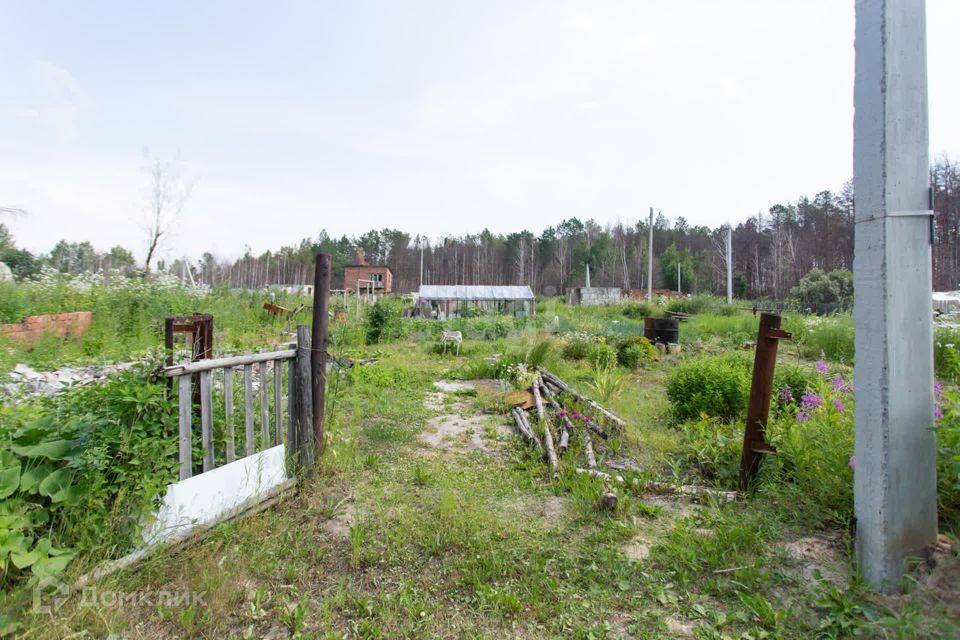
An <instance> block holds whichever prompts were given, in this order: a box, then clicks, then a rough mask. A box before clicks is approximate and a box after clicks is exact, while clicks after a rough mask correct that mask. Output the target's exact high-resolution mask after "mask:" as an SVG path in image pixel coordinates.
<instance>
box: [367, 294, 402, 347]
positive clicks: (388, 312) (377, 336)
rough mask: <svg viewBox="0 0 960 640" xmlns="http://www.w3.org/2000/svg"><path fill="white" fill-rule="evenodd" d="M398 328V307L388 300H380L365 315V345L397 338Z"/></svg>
mask: <svg viewBox="0 0 960 640" xmlns="http://www.w3.org/2000/svg"><path fill="white" fill-rule="evenodd" d="M400 326H401V325H400V305H399V304H398V303H397V301H395V300H392V299H390V298H380V299H379V300H377V302H376V303H375V304H374V305H373V307H372V308H371V309H370V313H369V314H368V315H367V323H366V340H367V344H377V343H378V342H382V341H385V340H390V339H395V338H397V337H399V335H400Z"/></svg>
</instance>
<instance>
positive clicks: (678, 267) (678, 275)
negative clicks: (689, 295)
mask: <svg viewBox="0 0 960 640" xmlns="http://www.w3.org/2000/svg"><path fill="white" fill-rule="evenodd" d="M680 292H681V289H680V262H679V261H678V262H677V293H680Z"/></svg>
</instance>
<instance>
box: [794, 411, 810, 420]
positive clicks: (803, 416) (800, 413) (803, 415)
mask: <svg viewBox="0 0 960 640" xmlns="http://www.w3.org/2000/svg"><path fill="white" fill-rule="evenodd" d="M809 419H810V416H808V415H807V414H806V413H804V412H803V411H798V412H797V422H806V421H807V420H809Z"/></svg>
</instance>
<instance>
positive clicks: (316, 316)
mask: <svg viewBox="0 0 960 640" xmlns="http://www.w3.org/2000/svg"><path fill="white" fill-rule="evenodd" d="M329 305H330V256H329V255H328V254H326V253H318V254H317V262H316V270H315V272H314V282H313V347H312V349H311V353H310V369H311V378H312V381H311V386H312V388H313V438H314V451H315V458H314V463H315V464H317V463H319V461H320V457H321V455H322V454H323V427H324V425H323V419H324V413H325V411H324V408H325V401H326V390H327V329H328V327H329V324H330V309H329Z"/></svg>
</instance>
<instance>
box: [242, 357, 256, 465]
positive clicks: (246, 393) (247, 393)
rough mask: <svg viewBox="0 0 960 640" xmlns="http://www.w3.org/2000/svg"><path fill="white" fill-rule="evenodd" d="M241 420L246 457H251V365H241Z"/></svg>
mask: <svg viewBox="0 0 960 640" xmlns="http://www.w3.org/2000/svg"><path fill="white" fill-rule="evenodd" d="M243 420H244V427H245V431H246V434H245V435H246V438H247V455H248V456H252V455H253V451H254V449H253V365H252V364H245V365H243Z"/></svg>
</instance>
